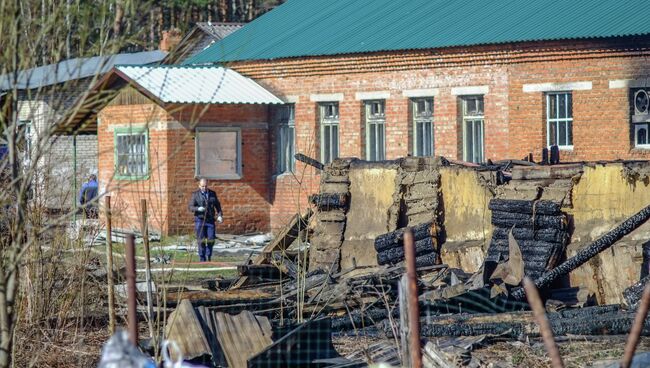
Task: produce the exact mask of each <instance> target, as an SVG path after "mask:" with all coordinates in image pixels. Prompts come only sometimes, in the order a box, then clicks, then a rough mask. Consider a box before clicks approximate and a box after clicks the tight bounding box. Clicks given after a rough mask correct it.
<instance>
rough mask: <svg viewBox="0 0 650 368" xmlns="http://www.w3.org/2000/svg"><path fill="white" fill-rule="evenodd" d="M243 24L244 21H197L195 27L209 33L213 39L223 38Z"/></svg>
mask: <svg viewBox="0 0 650 368" xmlns="http://www.w3.org/2000/svg"><path fill="white" fill-rule="evenodd" d="M243 26H244V23H211V22H199V23H196V27H197V28H199V29H201V30H203V31H204V32H205V33H207V34H209V35H211V36H212V37H213V38H214V39H215V40H220V39H222V38H225V37H226V36H228V35H229V34H231V33H233V32H235V31H236V30H238V29H240V28H241V27H243Z"/></svg>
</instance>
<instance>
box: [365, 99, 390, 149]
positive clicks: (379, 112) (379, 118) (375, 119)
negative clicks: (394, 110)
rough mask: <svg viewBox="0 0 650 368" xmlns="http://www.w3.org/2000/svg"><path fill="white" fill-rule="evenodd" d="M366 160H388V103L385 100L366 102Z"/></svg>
mask: <svg viewBox="0 0 650 368" xmlns="http://www.w3.org/2000/svg"><path fill="white" fill-rule="evenodd" d="M365 106H366V159H367V160H368V161H381V160H385V159H386V112H385V107H386V103H385V101H384V100H376V101H366V102H365Z"/></svg>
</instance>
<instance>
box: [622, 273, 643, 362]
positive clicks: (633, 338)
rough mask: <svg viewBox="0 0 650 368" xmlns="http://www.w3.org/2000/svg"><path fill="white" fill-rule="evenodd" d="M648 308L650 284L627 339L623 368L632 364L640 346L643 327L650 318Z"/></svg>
mask: <svg viewBox="0 0 650 368" xmlns="http://www.w3.org/2000/svg"><path fill="white" fill-rule="evenodd" d="M648 308H650V284H648V285H646V286H645V289H643V296H642V297H641V303H640V304H639V309H638V310H637V312H636V316H634V324H633V325H632V329H631V330H630V336H629V337H628V338H627V343H626V344H625V352H624V353H623V360H621V368H628V367H630V365H631V364H632V359H633V358H634V352H635V351H636V347H637V345H638V344H639V336H641V332H643V325H644V324H645V319H646V317H647V316H648Z"/></svg>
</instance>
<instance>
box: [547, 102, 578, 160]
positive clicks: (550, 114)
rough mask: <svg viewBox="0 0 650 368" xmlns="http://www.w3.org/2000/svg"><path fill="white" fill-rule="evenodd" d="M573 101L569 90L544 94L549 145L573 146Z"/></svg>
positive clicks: (565, 147)
mask: <svg viewBox="0 0 650 368" xmlns="http://www.w3.org/2000/svg"><path fill="white" fill-rule="evenodd" d="M572 106H573V103H572V100H571V93H570V92H561V93H549V94H547V95H546V137H547V144H548V145H549V146H552V145H557V146H558V147H559V148H564V149H572V148H573V107H572Z"/></svg>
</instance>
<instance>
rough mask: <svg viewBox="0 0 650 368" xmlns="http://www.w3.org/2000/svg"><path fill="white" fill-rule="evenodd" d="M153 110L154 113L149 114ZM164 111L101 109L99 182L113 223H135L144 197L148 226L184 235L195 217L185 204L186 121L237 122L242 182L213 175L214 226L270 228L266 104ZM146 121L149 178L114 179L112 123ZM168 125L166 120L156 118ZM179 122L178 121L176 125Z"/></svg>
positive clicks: (189, 177)
mask: <svg viewBox="0 0 650 368" xmlns="http://www.w3.org/2000/svg"><path fill="white" fill-rule="evenodd" d="M152 111H153V113H152ZM169 111H173V113H171V114H170V113H168V112H166V111H165V110H163V109H161V108H160V107H158V106H156V105H154V104H151V105H122V106H109V107H107V108H105V109H104V110H102V112H101V114H100V122H101V123H100V126H99V132H98V136H99V146H100V153H99V162H100V164H99V166H100V168H99V179H100V185H101V186H102V187H105V188H107V189H108V190H109V191H110V192H111V195H112V197H113V199H112V201H113V208H115V212H116V214H115V216H114V218H115V220H114V221H115V226H118V227H126V228H129V227H138V226H139V225H138V224H139V223H138V220H137V219H138V214H139V212H138V211H139V208H140V199H141V198H146V199H147V201H148V207H149V214H150V226H152V228H154V229H157V230H161V231H163V232H164V233H187V232H190V231H191V229H192V226H193V225H192V224H193V218H192V215H191V214H190V212H189V211H188V209H187V205H188V202H189V198H190V194H191V192H192V191H194V190H196V188H197V182H196V179H195V177H194V175H195V160H194V155H195V142H194V133H193V129H192V128H191V127H190V124H191V123H193V124H198V125H200V126H237V127H240V128H241V135H242V137H241V138H242V163H243V168H242V171H243V177H242V179H240V180H210V181H209V186H210V188H212V189H213V190H215V191H216V192H217V195H218V196H219V199H220V201H221V204H222V208H223V212H224V223H223V224H221V225H219V226H218V228H219V230H218V231H223V232H228V233H245V232H251V231H268V230H269V229H270V221H269V220H270V219H269V207H270V205H269V177H270V169H269V157H270V155H269V138H268V126H267V107H266V106H261V105H241V106H236V105H214V106H210V107H208V108H207V109H205V110H204V106H190V107H186V108H184V109H183V108H179V107H178V106H175V107H169ZM133 122H134V123H145V122H149V161H150V167H151V175H150V177H149V179H147V180H137V181H126V180H111V179H110V178H112V175H113V170H114V158H113V149H114V147H113V139H114V138H113V134H114V133H113V131H112V129H111V128H109V127H112V128H114V127H115V126H123V125H125V124H129V123H133ZM159 122H168V123H162V124H161V123H159ZM178 122H181V123H178Z"/></svg>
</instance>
